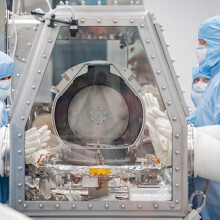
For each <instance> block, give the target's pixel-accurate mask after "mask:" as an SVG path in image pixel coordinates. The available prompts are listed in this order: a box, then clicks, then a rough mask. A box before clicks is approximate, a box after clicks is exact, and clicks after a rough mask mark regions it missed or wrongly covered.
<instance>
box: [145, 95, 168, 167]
mask: <svg viewBox="0 0 220 220" xmlns="http://www.w3.org/2000/svg"><path fill="white" fill-rule="evenodd" d="M143 99H144V106H145V111H146V113H145V124H146V126H147V127H148V128H149V134H150V138H151V141H152V144H153V147H154V150H155V154H156V156H157V157H158V158H159V159H160V160H161V162H162V163H163V164H164V165H165V166H170V165H171V153H172V141H171V139H172V127H171V124H170V122H169V120H168V118H167V116H166V114H165V113H163V112H161V111H160V108H159V104H158V102H157V99H156V98H155V97H153V95H152V94H151V93H144V94H143Z"/></svg>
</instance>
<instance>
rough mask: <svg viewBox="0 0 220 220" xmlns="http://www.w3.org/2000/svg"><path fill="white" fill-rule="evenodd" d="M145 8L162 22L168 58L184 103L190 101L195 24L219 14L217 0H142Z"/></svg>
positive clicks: (195, 44)
mask: <svg viewBox="0 0 220 220" xmlns="http://www.w3.org/2000/svg"><path fill="white" fill-rule="evenodd" d="M143 2H144V6H145V8H146V9H147V10H148V11H149V12H151V13H154V15H155V18H156V22H159V23H160V24H163V25H164V28H165V31H164V32H163V34H164V38H165V40H166V42H167V43H168V44H170V45H171V46H170V47H169V52H170V55H171V58H172V59H174V60H175V62H174V67H175V70H176V73H177V75H180V76H181V77H180V78H179V82H180V85H181V88H182V90H185V91H186V92H185V93H184V97H185V99H186V104H189V105H191V107H192V108H193V109H194V105H193V103H192V102H191V85H192V84H191V83H192V66H193V65H195V64H197V57H196V50H195V48H196V46H197V34H198V28H199V25H200V23H201V22H202V21H204V20H205V19H207V18H209V17H212V16H216V15H220V0H143Z"/></svg>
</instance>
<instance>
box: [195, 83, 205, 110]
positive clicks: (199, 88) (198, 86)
mask: <svg viewBox="0 0 220 220" xmlns="http://www.w3.org/2000/svg"><path fill="white" fill-rule="evenodd" d="M207 86H208V83H204V82H201V81H200V82H198V83H195V84H193V90H192V99H193V101H194V104H195V106H197V105H198V103H199V100H200V98H201V96H202V95H203V93H204V91H205V89H206V87H207Z"/></svg>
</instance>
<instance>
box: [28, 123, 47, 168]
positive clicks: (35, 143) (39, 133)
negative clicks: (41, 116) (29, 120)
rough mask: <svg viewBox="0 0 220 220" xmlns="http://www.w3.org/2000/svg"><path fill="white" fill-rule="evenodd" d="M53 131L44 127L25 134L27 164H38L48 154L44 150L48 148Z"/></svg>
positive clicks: (34, 128) (32, 129) (30, 130)
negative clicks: (43, 155)
mask: <svg viewBox="0 0 220 220" xmlns="http://www.w3.org/2000/svg"><path fill="white" fill-rule="evenodd" d="M50 134H51V131H50V130H48V126H47V125H44V126H42V127H41V128H39V129H37V128H36V127H33V128H31V129H29V130H28V131H26V133H25V160H26V164H31V163H36V162H37V161H38V159H39V158H40V156H41V155H42V154H48V153H49V152H48V151H47V150H44V149H42V148H43V147H46V146H47V143H46V142H47V141H48V140H50Z"/></svg>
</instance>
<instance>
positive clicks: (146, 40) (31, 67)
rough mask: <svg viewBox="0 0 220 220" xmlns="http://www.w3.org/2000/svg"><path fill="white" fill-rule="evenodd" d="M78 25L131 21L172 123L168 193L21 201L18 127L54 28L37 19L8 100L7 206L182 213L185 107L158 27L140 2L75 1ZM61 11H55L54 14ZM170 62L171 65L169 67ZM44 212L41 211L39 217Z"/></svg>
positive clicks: (105, 213)
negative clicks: (145, 198)
mask: <svg viewBox="0 0 220 220" xmlns="http://www.w3.org/2000/svg"><path fill="white" fill-rule="evenodd" d="M74 10H75V12H76V18H77V19H79V25H80V26H137V27H138V29H139V33H140V36H141V38H142V41H143V44H144V47H145V50H146V53H147V56H148V58H149V60H150V63H151V66H152V69H153V72H154V75H155V78H156V82H157V84H158V87H159V90H160V93H161V96H162V98H163V101H164V104H165V106H166V109H167V112H168V116H169V118H170V121H171V124H172V127H173V198H172V201H166V202H162V201H157V202H155V201H154V202H131V201H126V202H100V201H94V202H74V203H73V202H60V201H59V202H55V201H42V202H41V201H34V202H31V201H25V198H24V195H25V193H24V178H25V160H24V132H25V125H26V122H27V118H28V116H29V114H30V111H31V107H32V105H33V102H34V100H35V97H36V94H37V91H38V88H39V86H40V84H41V80H42V78H43V75H44V73H45V69H46V66H47V63H48V61H49V58H50V56H51V52H52V50H53V47H54V43H55V41H56V37H57V35H58V32H59V29H60V27H61V26H62V25H60V24H57V26H56V27H55V28H50V27H48V26H47V24H48V21H46V22H45V24H41V26H40V28H39V30H38V33H37V36H36V38H35V41H34V44H33V47H32V49H31V52H30V55H29V58H28V61H27V63H26V67H25V71H24V74H23V79H22V81H20V85H19V87H18V91H17V93H16V94H17V95H16V97H15V99H14V102H13V110H12V114H11V116H12V118H11V127H10V130H11V137H10V138H11V152H10V153H11V161H10V168H11V169H10V206H11V207H12V208H15V209H16V210H19V211H21V212H23V213H25V214H27V215H29V216H32V217H35V218H36V219H46V218H47V219H48V218H49V217H53V218H55V219H63V217H65V218H67V219H68V218H76V219H78V218H80V219H90V217H92V216H93V217H95V216H96V217H99V218H102V219H109V218H114V219H130V218H134V217H135V218H140V219H143V218H144V219H146V218H147V219H155V220H156V219H157V220H159V219H163V220H165V219H183V218H184V216H186V215H187V213H188V198H187V197H188V182H187V124H186V120H185V114H186V107H185V103H184V101H183V100H184V99H183V97H182V94H181V92H180V91H179V85H178V82H177V80H176V79H175V74H174V72H173V69H172V72H171V67H172V63H171V61H170V60H169V57H167V54H168V52H167V49H166V47H162V46H161V39H162V38H163V37H162V35H161V33H160V30H159V27H158V26H155V24H153V22H152V19H151V16H150V15H149V13H148V12H146V11H145V10H144V9H143V7H141V6H116V5H114V6H75V7H74ZM66 16H67V15H64V14H60V18H64V19H65V18H66ZM172 68H173V67H172ZM45 216H47V217H46V218H45Z"/></svg>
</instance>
